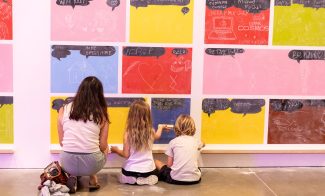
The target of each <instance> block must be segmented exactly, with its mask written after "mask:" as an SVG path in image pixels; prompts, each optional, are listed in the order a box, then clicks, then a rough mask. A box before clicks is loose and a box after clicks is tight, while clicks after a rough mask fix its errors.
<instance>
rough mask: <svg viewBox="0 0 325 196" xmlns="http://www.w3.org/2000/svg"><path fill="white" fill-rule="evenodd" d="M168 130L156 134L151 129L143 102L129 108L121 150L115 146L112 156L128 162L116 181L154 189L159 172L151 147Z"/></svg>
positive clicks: (160, 126) (159, 127) (165, 126)
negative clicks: (115, 155) (116, 155)
mask: <svg viewBox="0 0 325 196" xmlns="http://www.w3.org/2000/svg"><path fill="white" fill-rule="evenodd" d="M163 129H166V130H168V129H169V128H168V127H167V125H159V126H158V130H157V132H155V130H154V129H153V126H152V117H151V111H150V106H149V105H148V104H147V103H146V102H145V101H142V100H139V101H135V102H133V103H132V104H131V106H130V110H129V114H128V118H127V122H126V129H125V133H124V139H123V150H120V149H119V148H118V147H116V146H112V147H111V152H113V153H117V154H118V155H120V156H122V157H124V158H127V160H126V161H125V162H124V165H123V168H122V174H121V175H120V178H119V181H120V182H121V183H125V184H138V185H144V184H148V185H154V184H156V183H157V182H158V177H157V175H158V171H157V170H156V166H155V163H154V160H153V155H152V146H153V142H154V140H155V139H159V138H160V136H161V133H162V130H163Z"/></svg>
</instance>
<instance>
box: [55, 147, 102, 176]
mask: <svg viewBox="0 0 325 196" xmlns="http://www.w3.org/2000/svg"><path fill="white" fill-rule="evenodd" d="M105 163H106V156H105V154H104V153H102V152H101V151H99V152H94V153H75V152H62V153H61V155H60V164H61V166H62V168H63V169H64V170H65V171H66V172H68V173H69V174H71V175H73V176H90V175H95V174H96V173H97V172H99V171H100V170H101V169H103V167H104V165H105Z"/></svg>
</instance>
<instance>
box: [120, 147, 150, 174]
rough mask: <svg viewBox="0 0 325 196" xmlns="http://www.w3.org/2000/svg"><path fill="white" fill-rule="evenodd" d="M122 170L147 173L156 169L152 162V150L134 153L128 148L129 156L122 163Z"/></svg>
mask: <svg viewBox="0 0 325 196" xmlns="http://www.w3.org/2000/svg"><path fill="white" fill-rule="evenodd" d="M123 168H124V169H125V170H126V171H132V172H139V173H147V172H151V171H153V170H155V169H156V166H155V163H154V161H153V156H152V150H151V149H150V150H143V151H135V150H134V149H133V148H132V147H131V148H130V156H129V158H128V159H127V160H126V161H125V162H124V165H123Z"/></svg>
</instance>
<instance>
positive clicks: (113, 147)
mask: <svg viewBox="0 0 325 196" xmlns="http://www.w3.org/2000/svg"><path fill="white" fill-rule="evenodd" d="M110 150H111V152H112V153H117V152H118V151H119V148H118V147H117V146H111V148H110Z"/></svg>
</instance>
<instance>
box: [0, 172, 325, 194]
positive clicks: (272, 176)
mask: <svg viewBox="0 0 325 196" xmlns="http://www.w3.org/2000/svg"><path fill="white" fill-rule="evenodd" d="M119 171H120V169H104V170H102V171H101V172H100V173H99V174H98V176H99V181H100V184H101V186H102V188H101V189H100V190H99V191H97V192H92V193H89V192H88V189H87V184H88V178H87V177H83V178H82V179H81V186H79V191H78V192H77V193H76V194H73V195H76V196H77V195H78V196H79V195H80V196H86V195H87V196H88V195H89V196H95V195H96V196H100V195H103V196H112V195H164V196H168V195H176V196H187V195H195V196H198V195H208V196H212V195H221V196H223V195H225V196H232V195H240V196H246V195H247V196H264V195H266V196H269V195H270V196H274V195H277V196H291V195H292V196H318V195H319V196H323V195H325V167H291V168H203V169H202V173H203V176H202V182H201V183H200V184H198V185H190V186H179V185H170V184H166V183H164V182H159V183H158V184H157V185H154V186H147V185H146V186H136V185H124V184H120V183H118V181H117V175H118V173H119ZM41 172H42V170H40V169H0V195H1V196H29V195H32V196H36V195H39V192H38V190H37V186H38V183H40V180H39V175H40V173H41Z"/></svg>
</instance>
